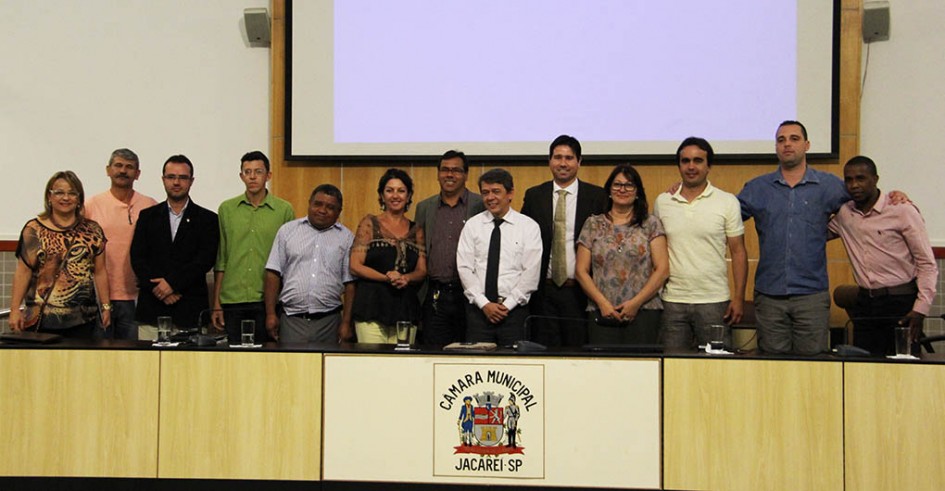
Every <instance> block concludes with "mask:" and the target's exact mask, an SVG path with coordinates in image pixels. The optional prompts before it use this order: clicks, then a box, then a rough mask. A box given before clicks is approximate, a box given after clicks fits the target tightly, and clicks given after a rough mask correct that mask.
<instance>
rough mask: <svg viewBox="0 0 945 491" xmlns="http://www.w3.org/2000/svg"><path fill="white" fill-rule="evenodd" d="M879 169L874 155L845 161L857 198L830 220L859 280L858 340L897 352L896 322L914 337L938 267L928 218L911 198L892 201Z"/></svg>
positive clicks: (855, 323)
mask: <svg viewBox="0 0 945 491" xmlns="http://www.w3.org/2000/svg"><path fill="white" fill-rule="evenodd" d="M878 181H879V174H878V173H877V172H876V164H875V163H874V162H873V160H872V159H870V158H869V157H863V156H857V157H853V158H852V159H850V160H849V161H848V162H847V163H846V165H844V166H843V182H844V184H845V185H846V188H847V192H849V193H850V196H851V197H852V198H853V200H852V201H849V202H847V203H846V204H844V205H843V206H842V207H841V208H840V210H839V211H838V212H837V214H836V215H835V216H834V217H833V219H832V220H831V221H830V225H829V228H830V232H831V235H832V236H833V237H837V236H839V237H840V238H842V239H843V244H844V245H845V246H846V248H847V254H848V255H849V256H850V262H852V263H853V275H854V277H855V278H856V283H857V284H858V285H859V286H860V291H859V294H858V295H857V298H856V303H855V305H854V307H853V309H852V313H853V318H854V321H853V329H854V331H853V344H855V345H856V346H859V347H861V348H864V349H866V350H869V351H870V352H871V353H873V354H892V353H893V352H894V346H895V345H894V337H893V336H894V331H893V327H894V326H896V325H908V326H909V327H910V328H911V338H912V340H913V342H915V341H916V340H917V339H918V336H919V333H920V332H921V330H922V321H923V320H924V319H925V316H926V315H928V313H929V308H930V307H931V305H932V298H933V297H934V296H935V284H936V281H937V280H938V267H937V266H936V264H935V257H934V256H933V254H932V245H931V244H930V243H929V236H928V233H927V232H926V229H925V221H924V220H923V219H922V215H920V214H919V210H918V209H917V208H916V207H915V206H914V205H912V204H911V203H906V204H903V205H900V206H890V204H889V202H888V197H887V195H886V194H885V193H882V192H881V191H880V190H879V188H877V187H876V183H877V182H878Z"/></svg>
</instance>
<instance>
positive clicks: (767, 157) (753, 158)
mask: <svg viewBox="0 0 945 491" xmlns="http://www.w3.org/2000/svg"><path fill="white" fill-rule="evenodd" d="M284 1H285V60H284V66H285V78H284V91H285V92H284V100H285V108H284V112H283V114H284V122H283V123H284V129H285V138H284V148H283V152H284V159H285V160H286V161H287V162H294V163H298V164H304V165H317V166H334V165H339V164H342V165H356V166H357V165H365V166H376V165H388V164H392V163H413V162H424V161H431V160H434V161H435V160H436V159H438V158H439V157H440V155H441V153H440V154H410V155H384V154H378V155H340V154H339V155H308V154H295V153H293V148H292V141H293V134H292V99H293V95H292V73H293V63H292V55H293V41H292V39H293V38H292V33H293V30H294V27H295V26H294V22H293V15H292V12H293V0H284ZM841 4H842V0H832V8H831V11H832V22H831V26H832V27H831V36H830V38H831V55H830V56H831V63H830V72H831V80H830V117H829V119H830V137H829V139H830V150H829V152H811V153H808V154H807V159H808V161H811V162H813V163H834V162H836V161H837V160H838V158H839V154H840V150H839V146H840V40H841V20H842V19H841V7H842V5H841ZM802 122H805V123H806V121H802ZM564 131H566V129H565V130H564ZM774 132H775V128H774V127H772V129H771V133H772V145H771V149H772V151H771V152H761V153H724V152H722V153H717V154H716V155H715V161H716V163H724V164H742V165H751V164H759V163H774V162H777V156H776V155H775V153H774V151H773V150H774ZM554 136H556V135H551V136H549V142H550V141H551V139H552V138H554ZM577 136H578V138H579V139H580V136H579V135H577ZM695 136H699V135H695ZM710 141H711V140H710ZM447 147H450V144H444V151H445V150H447V149H448V148H447ZM458 149H460V150H462V148H458ZM470 155H471V156H472V155H475V159H476V161H477V162H481V163H486V164H488V163H501V164H507V165H529V164H535V163H544V162H547V159H548V156H547V154H545V153H542V154H537V153H536V154H533V155H482V154H472V153H471V154H470ZM628 160H629V161H632V162H633V163H635V164H641V165H661V164H672V163H674V162H675V154H674V153H658V154H653V153H648V154H642V153H641V154H603V155H594V154H585V155H584V156H583V159H582V161H583V163H584V164H589V165H612V164H614V163H619V162H626V161H628Z"/></svg>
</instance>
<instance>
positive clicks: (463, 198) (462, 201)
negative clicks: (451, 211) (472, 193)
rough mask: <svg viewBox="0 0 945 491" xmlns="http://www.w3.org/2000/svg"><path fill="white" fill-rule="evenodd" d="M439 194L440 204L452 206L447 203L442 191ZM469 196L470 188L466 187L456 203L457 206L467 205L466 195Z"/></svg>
mask: <svg viewBox="0 0 945 491" xmlns="http://www.w3.org/2000/svg"><path fill="white" fill-rule="evenodd" d="M437 196H438V197H439V204H440V206H450V205H449V204H447V203H446V202H445V201H443V194H442V193H441V194H438V195H437ZM467 196H469V190H468V189H464V190H463V192H462V193H460V194H459V201H457V202H456V205H457V206H459V205H465V204H466V197H467Z"/></svg>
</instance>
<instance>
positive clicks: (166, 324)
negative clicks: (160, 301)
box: [156, 315, 174, 346]
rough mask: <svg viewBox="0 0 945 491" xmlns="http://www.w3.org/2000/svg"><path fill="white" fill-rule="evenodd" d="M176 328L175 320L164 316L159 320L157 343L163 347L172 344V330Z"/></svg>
mask: <svg viewBox="0 0 945 491" xmlns="http://www.w3.org/2000/svg"><path fill="white" fill-rule="evenodd" d="M173 326H174V320H173V319H172V318H171V316H169V315H162V316H160V317H158V318H157V329H158V332H157V343H156V344H158V345H161V346H167V345H169V344H171V328H172V327H173Z"/></svg>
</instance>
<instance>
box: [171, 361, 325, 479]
mask: <svg viewBox="0 0 945 491" xmlns="http://www.w3.org/2000/svg"><path fill="white" fill-rule="evenodd" d="M321 385H322V355H321V354H320V353H234V352H194V351H191V352H167V351H165V352H164V353H162V358H161V409H160V411H161V434H160V455H159V465H158V475H159V476H160V477H164V478H206V479H276V480H300V481H307V480H317V479H319V478H320V475H321V400H322V390H321Z"/></svg>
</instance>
